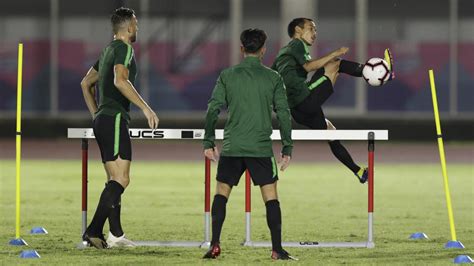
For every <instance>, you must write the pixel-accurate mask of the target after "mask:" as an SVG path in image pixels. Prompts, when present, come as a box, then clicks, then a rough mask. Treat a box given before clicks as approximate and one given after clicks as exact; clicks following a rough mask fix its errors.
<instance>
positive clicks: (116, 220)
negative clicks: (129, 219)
mask: <svg viewBox="0 0 474 266" xmlns="http://www.w3.org/2000/svg"><path fill="white" fill-rule="evenodd" d="M121 208H122V196H120V197H119V198H118V201H117V204H115V205H114V207H113V208H112V210H111V211H110V213H109V217H108V218H109V228H110V232H111V233H112V235H114V236H116V237H120V236H123V230H122V224H121V222H120V210H121Z"/></svg>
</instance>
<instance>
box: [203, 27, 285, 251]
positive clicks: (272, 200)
mask: <svg viewBox="0 0 474 266" xmlns="http://www.w3.org/2000/svg"><path fill="white" fill-rule="evenodd" d="M266 39H267V35H266V34H265V32H264V31H262V30H259V29H247V30H244V31H243V32H242V34H241V35H240V41H241V43H242V46H241V52H242V53H243V55H244V59H243V61H242V62H241V63H240V64H238V65H236V66H233V67H230V68H228V69H225V70H223V71H222V72H221V74H220V76H219V78H218V79H217V83H216V86H215V87H214V90H213V92H212V97H211V99H210V100H209V103H208V109H207V115H206V125H205V136H204V140H203V145H204V155H205V156H206V157H207V158H208V159H210V160H212V161H216V160H217V159H218V156H219V152H218V151H217V148H216V146H215V144H214V140H215V127H216V122H217V118H218V115H219V112H220V109H221V108H222V107H227V111H228V118H227V122H226V125H225V129H224V141H223V146H222V153H221V157H220V159H219V165H218V168H217V177H216V179H217V187H216V194H215V196H214V200H213V202H212V210H211V213H212V241H211V246H210V248H209V250H208V251H207V253H206V254H205V255H204V258H217V257H218V256H219V255H220V253H221V248H220V235H221V230H222V225H223V223H224V220H225V215H226V205H227V200H228V198H229V196H230V193H231V191H232V187H233V186H236V185H237V184H238V183H239V179H240V177H241V176H242V174H243V173H244V171H245V170H246V169H248V171H249V172H250V175H251V177H252V181H253V183H254V185H258V186H260V190H261V192H262V197H263V201H264V202H265V206H266V212H267V224H268V227H269V229H270V234H271V239H272V254H271V258H272V259H275V260H277V259H283V260H287V259H294V258H293V257H291V256H290V255H289V254H288V252H286V251H285V250H284V249H283V248H282V246H281V210H280V203H279V201H278V194H277V180H278V167H277V164H276V161H275V158H274V157H273V150H272V140H271V138H270V136H271V134H272V131H273V129H272V111H275V112H276V114H277V118H278V121H279V124H280V134H281V139H282V145H283V147H282V152H281V154H282V157H281V161H280V163H281V166H280V170H281V171H283V170H285V169H286V168H287V167H288V165H289V163H290V158H291V152H292V148H293V142H292V140H291V118H290V110H289V107H288V101H287V99H286V92H285V85H284V84H283V80H282V78H281V76H280V75H279V74H278V73H277V72H276V71H273V70H271V69H269V68H267V67H265V66H264V65H263V64H262V62H261V60H262V58H263V55H264V54H265V51H266V48H265V41H266Z"/></svg>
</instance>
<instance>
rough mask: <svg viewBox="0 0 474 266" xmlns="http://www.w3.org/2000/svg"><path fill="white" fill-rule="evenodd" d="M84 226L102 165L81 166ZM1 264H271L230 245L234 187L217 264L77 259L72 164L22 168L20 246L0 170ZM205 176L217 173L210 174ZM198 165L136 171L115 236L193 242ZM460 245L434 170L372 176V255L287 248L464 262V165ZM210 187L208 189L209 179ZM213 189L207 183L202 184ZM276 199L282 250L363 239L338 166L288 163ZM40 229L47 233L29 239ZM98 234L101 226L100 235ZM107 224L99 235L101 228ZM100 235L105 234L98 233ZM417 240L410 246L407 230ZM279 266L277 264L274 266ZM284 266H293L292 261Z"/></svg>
mask: <svg viewBox="0 0 474 266" xmlns="http://www.w3.org/2000/svg"><path fill="white" fill-rule="evenodd" d="M89 169H90V170H89V176H90V181H89V220H90V217H91V216H92V215H93V211H94V210H95V207H96V204H97V200H98V197H99V195H100V192H101V190H102V188H103V186H104V173H103V172H104V171H103V168H102V166H101V164H100V163H98V162H91V163H90V168H89ZM0 170H1V171H0V173H1V179H0V186H1V187H0V192H1V194H0V195H1V196H0V203H1V205H0V206H1V213H0V214H1V217H2V218H1V220H0V222H1V223H0V226H1V227H0V262H1V263H0V264H4V265H16V264H20V263H25V264H26V263H33V262H34V263H44V264H60V265H68V264H116V265H118V264H134V265H135V264H145V265H152V264H163V265H168V264H222V263H226V264H270V263H272V262H271V260H270V259H269V255H270V252H269V249H268V248H248V247H242V246H240V243H241V242H242V240H243V239H244V232H245V227H244V221H245V220H244V195H243V188H244V186H243V180H242V181H241V184H240V186H238V187H236V188H235V191H234V192H233V194H232V195H231V198H230V201H229V204H228V209H227V218H226V222H225V224H224V228H223V233H222V249H223V254H222V256H221V257H220V258H219V259H218V260H215V261H210V262H209V261H203V260H202V259H201V256H202V255H203V252H204V250H200V249H198V248H163V247H153V248H152V247H150V248H145V247H138V248H133V249H111V250H105V251H100V250H95V249H86V250H78V249H76V248H75V245H76V244H77V243H79V240H80V231H81V201H80V195H81V192H80V189H81V174H80V170H81V165H80V162H79V161H39V160H25V161H23V162H22V189H21V191H22V200H21V204H22V205H21V211H22V213H21V219H22V220H21V225H22V226H21V233H22V237H23V238H24V239H25V240H26V241H27V242H28V243H29V246H28V247H13V246H9V245H8V244H7V243H8V241H9V240H10V239H12V238H13V237H14V233H15V220H14V217H15V201H14V199H15V194H14V193H15V164H14V161H0ZM213 171H214V172H213V176H214V173H215V168H213ZM202 173H203V164H202V163H177V162H134V163H133V165H132V173H131V178H132V181H131V186H130V187H129V188H128V189H127V191H126V193H125V194H124V196H123V199H122V206H123V207H122V213H123V214H122V221H123V227H124V229H125V231H126V233H127V235H128V236H129V238H131V239H134V240H201V239H202V237H203V215H202V213H203V203H202V202H203V174H202ZM448 173H449V175H450V188H451V194H452V202H453V209H454V216H455V223H456V231H457V235H458V239H459V240H461V241H462V242H463V244H464V245H465V246H466V247H467V248H466V249H465V250H446V249H444V248H443V245H444V244H445V243H446V242H447V241H448V240H449V238H450V233H449V224H448V216H447V211H446V203H445V196H444V188H443V182H442V177H441V171H440V167H439V165H438V164H421V165H417V164H404V165H391V164H379V165H377V166H376V181H375V182H376V183H375V186H376V190H375V214H374V226H375V244H376V247H375V248H374V249H336V248H325V249H288V250H289V251H290V253H291V254H293V255H295V256H296V257H298V258H299V259H300V261H299V262H298V263H302V264H308V265H315V264H321V265H322V264H324V265H327V264H350V265H352V264H364V265H365V264H378V265H381V264H383V265H385V264H398V265H407V264H408V265H418V264H444V265H447V264H451V263H452V260H453V259H454V257H455V256H456V255H458V254H467V255H470V256H471V257H473V256H474V217H473V216H474V212H473V204H474V200H473V199H474V195H473V194H474V192H473V179H474V174H473V166H472V165H468V164H451V165H448ZM213 180H214V179H213ZM212 187H213V190H214V185H213V186H212ZM252 192H253V204H252V208H253V209H252V222H253V224H252V233H253V234H252V237H253V240H255V241H268V240H269V232H268V229H267V226H266V220H265V208H264V205H263V203H262V202H261V197H260V195H259V194H260V192H259V190H258V188H257V187H253V188H252ZM279 196H280V202H281V207H282V212H283V239H284V240H285V241H364V240H365V239H366V234H367V186H365V185H360V184H358V182H357V181H356V180H355V177H353V176H351V174H350V173H349V172H348V171H347V170H346V169H345V168H343V167H341V166H340V165H339V164H321V163H319V164H318V163H315V164H293V165H291V166H290V168H289V169H288V170H287V171H286V172H284V173H283V174H281V176H280V182H279ZM33 226H43V227H45V228H46V229H47V230H48V231H49V234H48V235H42V236H38V235H37V236H33V235H29V233H28V232H29V230H30V229H31V228H32V227H33ZM107 226H108V225H107ZM107 226H106V227H107ZM106 230H107V228H106ZM419 231H421V232H425V233H426V234H428V236H429V237H430V239H429V240H426V241H410V240H408V237H409V235H410V234H411V233H414V232H419ZM24 249H36V250H37V251H38V252H39V253H40V254H41V256H42V258H41V259H39V260H23V259H19V258H18V255H19V253H20V251H21V250H24ZM278 263H283V262H278ZM290 263H291V262H290Z"/></svg>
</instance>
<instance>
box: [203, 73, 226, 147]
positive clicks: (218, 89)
mask: <svg viewBox="0 0 474 266" xmlns="http://www.w3.org/2000/svg"><path fill="white" fill-rule="evenodd" d="M225 104H226V90H225V82H224V78H223V73H221V75H220V76H219V78H218V79H217V82H216V86H215V87H214V90H213V91H212V96H211V99H209V102H208V105H207V113H206V122H205V126H204V129H205V132H204V139H203V146H204V149H209V148H214V147H215V144H214V140H215V139H216V136H215V132H214V131H215V129H216V123H217V119H218V116H219V113H220V110H221V108H222V107H223V106H224V105H225Z"/></svg>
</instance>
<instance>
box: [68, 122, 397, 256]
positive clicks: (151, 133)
mask: <svg viewBox="0 0 474 266" xmlns="http://www.w3.org/2000/svg"><path fill="white" fill-rule="evenodd" d="M129 132H130V138H131V139H168V140H187V139H203V138H204V130H203V129H155V130H153V129H144V128H131V129H130V131H129ZM215 135H216V140H222V139H223V138H224V130H222V129H217V130H216V131H215ZM68 138H71V139H81V140H82V233H84V232H85V230H86V228H87V182H88V139H93V138H95V137H94V133H93V130H92V129H91V128H68ZM271 138H272V140H280V139H281V137H280V131H279V130H273V133H272V135H271ZM292 139H293V140H366V141H368V172H369V178H368V187H369V188H368V236H367V242H325V243H321V242H317V241H300V242H283V243H282V245H283V246H284V247H304V248H317V247H363V248H373V247H374V246H375V244H374V239H373V237H374V231H373V211H374V151H375V140H388V130H293V131H292ZM250 179H251V178H250V174H249V173H248V171H246V175H245V182H246V183H245V216H246V226H245V231H246V232H245V241H244V243H243V245H244V246H251V247H271V243H270V242H253V241H252V240H251V200H250V196H251V195H250V191H251V190H250ZM204 186H205V188H204V240H203V241H136V242H135V243H136V244H137V245H139V246H168V247H201V248H208V247H209V245H210V233H211V232H210V223H211V217H210V205H211V204H210V201H211V200H210V198H211V189H210V186H211V164H210V160H208V159H207V158H205V182H204ZM83 246H84V243H81V244H80V245H79V247H83Z"/></svg>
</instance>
